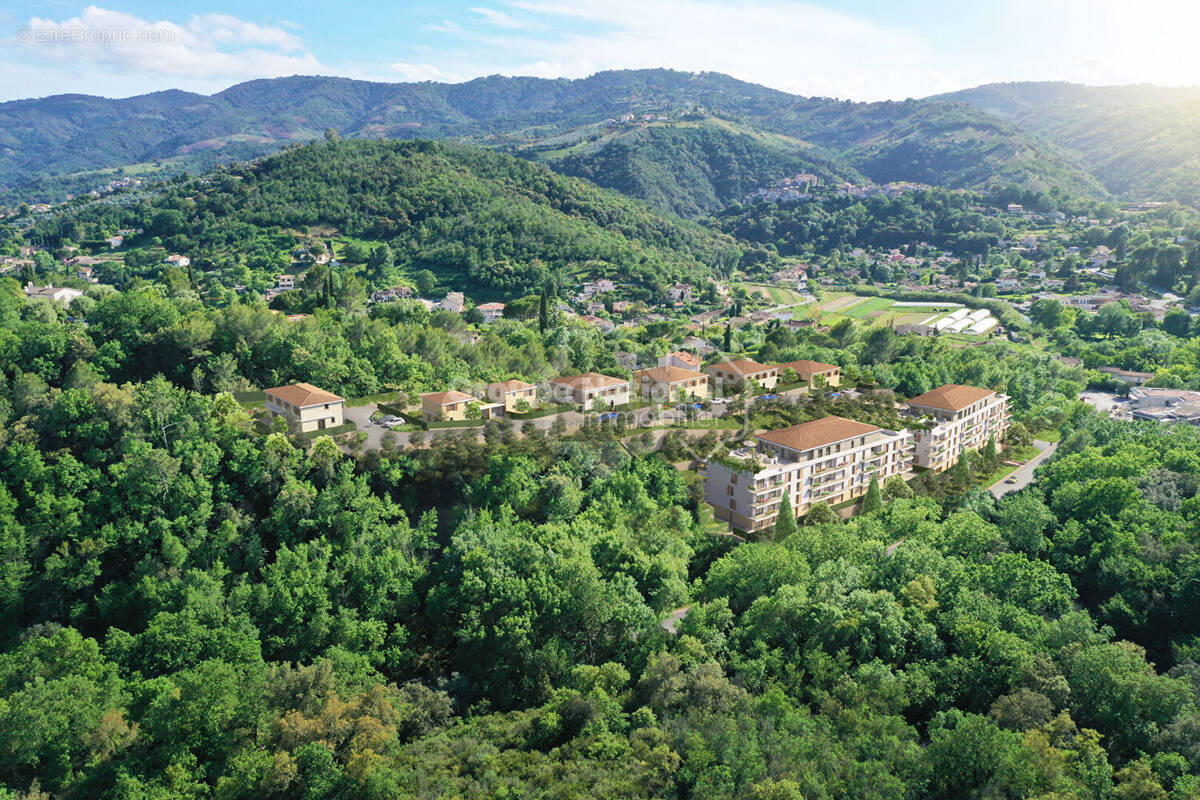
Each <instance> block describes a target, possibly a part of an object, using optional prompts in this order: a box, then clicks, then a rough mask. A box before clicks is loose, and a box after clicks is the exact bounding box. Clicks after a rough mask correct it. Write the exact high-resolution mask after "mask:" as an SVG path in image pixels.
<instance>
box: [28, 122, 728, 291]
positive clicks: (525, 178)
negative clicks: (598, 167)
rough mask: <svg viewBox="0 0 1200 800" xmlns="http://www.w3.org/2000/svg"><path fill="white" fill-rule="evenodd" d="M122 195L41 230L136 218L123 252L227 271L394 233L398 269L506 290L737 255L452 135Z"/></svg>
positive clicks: (270, 163) (640, 208) (275, 267)
mask: <svg viewBox="0 0 1200 800" xmlns="http://www.w3.org/2000/svg"><path fill="white" fill-rule="evenodd" d="M118 198H119V196H118ZM116 199H117V198H114V202H108V201H99V202H92V203H88V204H86V205H84V206H82V207H81V208H79V209H78V210H76V211H73V212H70V213H69V214H68V215H67V216H66V217H65V218H64V217H58V218H50V219H44V220H43V221H41V222H39V226H40V228H41V230H40V231H39V234H40V235H41V236H43V237H44V238H46V239H47V240H48V241H50V242H53V240H54V237H55V236H58V235H62V232H63V231H66V230H75V231H81V232H82V233H83V235H85V236H86V235H87V233H88V232H89V231H94V232H96V235H99V232H101V231H106V230H112V229H115V228H119V227H127V228H139V227H140V228H143V229H144V231H145V233H144V234H143V235H142V236H140V237H137V238H136V239H133V240H131V242H130V243H129V244H130V245H131V249H132V251H133V253H134V255H133V256H132V258H130V257H128V256H127V258H126V260H127V261H132V262H134V263H140V262H146V261H161V256H159V257H158V259H145V258H142V257H140V256H139V255H136V254H137V253H139V251H146V252H156V253H157V252H161V250H162V248H166V249H167V250H171V251H173V252H178V253H187V254H188V255H189V256H191V258H192V260H193V262H194V263H195V264H196V265H197V266H199V267H200V268H201V269H224V270H227V271H230V273H231V275H233V274H236V270H237V269H238V268H240V267H248V268H250V269H251V270H258V271H260V272H264V271H265V272H271V271H274V272H280V271H285V268H287V267H288V265H289V263H290V259H288V258H287V256H288V255H289V254H290V253H291V250H292V248H293V247H294V246H295V245H296V244H297V243H298V242H300V241H304V240H311V239H314V238H315V239H318V240H332V239H335V238H340V239H342V240H343V241H348V242H365V243H366V244H367V245H376V244H378V243H387V244H388V245H389V246H390V248H391V250H392V252H393V254H394V259H395V268H396V269H397V270H399V271H401V272H404V271H416V270H420V269H430V270H432V271H434V272H435V273H436V274H437V275H439V277H440V278H441V279H442V281H443V283H444V284H445V285H448V286H450V287H452V288H462V289H472V290H483V291H484V292H489V293H494V294H500V295H504V294H508V293H510V292H525V291H526V290H528V289H529V288H532V287H535V286H538V285H540V284H542V283H544V282H545V281H547V280H551V279H556V280H559V281H560V282H563V281H573V280H574V277H575V276H576V275H579V274H582V273H589V274H605V275H608V276H610V277H614V278H620V279H622V280H628V281H636V282H641V283H643V284H646V285H655V284H656V283H660V282H662V281H667V280H674V279H678V278H683V277H688V276H692V277H698V276H701V275H704V274H711V273H713V272H714V271H718V270H727V269H729V268H730V267H732V266H733V265H734V264H736V263H737V261H738V259H739V257H740V255H741V250H740V249H739V247H738V246H737V245H736V244H735V243H734V242H733V240H732V239H730V238H728V237H726V236H723V235H720V234H717V233H714V232H712V231H709V230H707V229H705V228H702V227H700V226H699V225H696V224H693V223H690V222H685V221H684V220H681V219H679V218H677V217H673V216H669V215H663V214H660V213H657V212H655V211H653V210H651V209H649V208H647V207H646V206H644V205H643V204H641V203H638V202H636V201H633V200H630V199H628V198H625V197H622V196H620V195H618V194H616V193H614V192H609V191H606V190H604V189H600V188H598V187H595V186H593V185H591V184H588V183H586V182H585V181H581V180H578V179H576V178H571V177H566V176H562V175H558V174H556V173H554V172H552V171H550V170H549V169H547V168H546V167H544V166H540V165H536V164H531V163H529V162H527V161H523V160H521V159H518V158H514V157H512V156H508V155H504V154H501V153H497V152H494V151H490V150H485V149H481V148H476V147H472V146H468V145H461V144H453V143H449V142H431V141H426V140H419V141H412V142H394V141H346V140H343V141H335V142H319V143H313V144H309V145H306V146H302V147H294V148H289V149H287V150H285V151H284V152H282V153H279V154H277V155H274V156H270V157H268V158H266V159H263V160H261V161H258V162H252V163H248V164H238V165H235V166H233V167H231V168H230V169H228V170H222V171H217V172H213V173H210V174H206V175H205V176H203V177H202V178H200V179H190V180H181V181H176V182H174V183H172V184H170V185H168V186H167V187H166V188H164V189H163V190H162V191H161V192H159V193H156V194H153V195H151V196H149V197H148V198H145V199H143V200H142V201H141V202H139V203H137V204H134V205H125V204H121V203H118V202H115V200H116ZM73 235H75V236H78V235H80V234H79V233H75V234H73ZM280 259H283V260H282V261H281V260H280ZM378 272H379V274H378V275H371V274H368V275H367V276H366V277H368V278H369V279H372V280H373V281H374V282H378V283H384V282H386V281H387V280H388V279H389V275H388V274H387V266H386V265H385V266H383V267H379V268H378ZM393 277H394V276H393ZM231 282H233V281H228V282H227V283H231Z"/></svg>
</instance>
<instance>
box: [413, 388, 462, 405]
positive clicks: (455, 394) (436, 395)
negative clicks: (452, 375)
mask: <svg viewBox="0 0 1200 800" xmlns="http://www.w3.org/2000/svg"><path fill="white" fill-rule="evenodd" d="M474 399H475V398H474V397H472V396H471V395H469V394H465V393H463V392H460V391H457V390H455V389H451V390H450V391H448V392H426V393H425V394H423V395H421V401H422V402H424V401H426V400H430V401H432V402H434V403H437V404H438V405H439V406H445V405H449V404H450V403H466V402H469V401H471V400H474Z"/></svg>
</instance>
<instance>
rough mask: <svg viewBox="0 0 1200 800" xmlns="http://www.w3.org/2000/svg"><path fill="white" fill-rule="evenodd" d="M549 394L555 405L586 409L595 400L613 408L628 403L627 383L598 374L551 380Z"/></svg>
mask: <svg viewBox="0 0 1200 800" xmlns="http://www.w3.org/2000/svg"><path fill="white" fill-rule="evenodd" d="M550 392H551V394H552V395H553V397H554V401H555V402H556V403H574V404H575V405H577V406H579V407H580V408H584V409H588V408H591V407H592V405H593V404H594V403H595V401H596V400H600V401H602V402H603V403H604V405H606V406H608V407H609V408H613V407H615V406H623V405H625V404H626V403H628V402H629V381H627V380H624V379H622V378H614V377H612V376H610V375H601V374H600V373H598V372H585V373H583V374H582V375H565V376H563V377H561V378H552V379H551V380H550Z"/></svg>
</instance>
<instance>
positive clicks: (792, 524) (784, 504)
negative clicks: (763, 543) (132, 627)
mask: <svg viewBox="0 0 1200 800" xmlns="http://www.w3.org/2000/svg"><path fill="white" fill-rule="evenodd" d="M795 532H796V515H795V514H794V513H793V512H792V501H791V499H790V498H789V497H788V496H787V494H786V493H785V494H784V495H783V500H781V501H780V502H779V513H778V514H776V515H775V541H777V542H779V541H783V540H784V539H786V538H787V537H789V536H791V535H792V534H793V533H795Z"/></svg>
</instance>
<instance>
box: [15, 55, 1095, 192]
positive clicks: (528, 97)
mask: <svg viewBox="0 0 1200 800" xmlns="http://www.w3.org/2000/svg"><path fill="white" fill-rule="evenodd" d="M681 111H684V112H686V111H693V112H696V113H702V114H704V115H709V114H712V115H717V116H720V117H723V118H725V119H730V120H736V121H737V122H738V123H739V125H740V126H742V127H743V130H744V131H745V132H748V134H749V135H751V136H752V137H753V136H763V135H767V134H776V135H778V136H782V137H788V138H789V139H794V140H799V141H800V142H805V143H808V144H810V145H815V146H816V147H817V148H821V149H822V151H824V152H825V153H826V154H827V155H826V156H823V157H830V158H831V163H830V169H831V170H834V171H839V172H844V173H846V174H853V172H854V171H855V170H857V171H859V172H861V173H863V174H864V175H866V176H867V177H869V178H871V179H873V180H876V181H881V180H896V179H902V180H915V181H923V182H926V183H935V184H941V185H945V186H950V187H970V188H980V187H986V186H989V185H992V184H995V183H1000V182H1008V181H1010V180H1018V181H1023V182H1024V181H1027V182H1031V183H1036V184H1038V185H1039V186H1042V185H1045V184H1054V185H1061V186H1062V187H1063V188H1064V189H1066V190H1069V191H1072V192H1095V191H1099V187H1098V186H1097V185H1096V184H1094V183H1093V182H1091V181H1090V180H1089V178H1088V177H1087V176H1086V175H1085V174H1083V173H1082V172H1080V171H1079V170H1078V169H1077V168H1076V166H1075V165H1074V164H1072V163H1071V162H1070V160H1069V159H1066V158H1063V157H1062V154H1061V153H1059V152H1057V151H1056V150H1054V149H1053V148H1051V147H1048V146H1046V145H1044V144H1043V143H1041V142H1039V141H1037V140H1036V139H1035V138H1033V137H1030V136H1028V135H1027V134H1026V133H1025V132H1024V131H1022V130H1021V129H1020V128H1018V127H1017V126H1015V125H1012V124H1010V123H1006V122H1002V121H1000V120H998V119H997V118H996V117H994V116H992V115H990V114H988V113H985V112H982V111H979V110H977V109H975V108H973V107H970V106H965V105H953V104H946V103H935V102H925V101H910V102H904V103H870V104H864V103H851V102H844V101H837V100H829V99H821V98H804V97H799V96H796V95H791V94H788V93H786V92H780V91H776V90H774V89H768V88H766V87H764V86H758V85H756V84H752V83H746V82H744V81H739V80H736V79H734V78H731V77H729V76H727V75H721V74H719V73H711V72H703V73H686V72H676V71H672V70H663V69H653V70H625V71H613V72H601V73H597V74H596V75H593V76H591V77H588V78H583V79H579V80H565V79H556V80H545V79H537V78H504V77H499V76H493V77H489V78H480V79H477V80H473V81H468V82H466V83H462V84H438V83H415V84H403V83H401V84H385V83H371V82H367V81H355V80H349V79H345V78H320V77H292V78H277V79H270V80H258V81H251V82H249V83H244V84H239V85H237V86H233V87H231V88H229V89H226V90H225V91H223V92H219V93H217V94H215V95H212V96H208V97H205V96H200V95H195V94H188V93H185V92H161V93H158V94H153V95H146V96H144V97H134V98H128V99H124V100H107V99H103V98H97V97H85V96H80V95H70V96H61V97H51V98H45V99H41V100H22V101H17V102H11V103H2V104H0V187H5V189H4V190H3V192H2V193H0V200H6V201H9V202H12V201H15V200H18V199H25V200H32V199H39V198H42V197H61V196H62V193H63V192H64V191H68V190H74V191H77V190H79V189H80V188H86V187H88V186H89V184H97V183H100V184H102V183H104V180H98V178H101V177H103V176H98V175H97V174H96V173H95V171H96V170H115V169H118V168H122V167H124V168H127V169H128V168H133V169H136V170H138V171H148V172H149V173H151V174H162V173H164V172H170V171H176V170H181V169H187V170H192V171H196V170H199V169H202V168H205V167H208V166H211V165H213V164H214V163H217V162H220V161H230V160H236V159H239V158H246V157H250V156H254V155H260V154H265V153H269V152H272V151H274V150H276V149H278V148H279V147H281V146H283V145H285V144H291V143H296V142H303V141H309V140H312V139H314V138H319V137H320V136H321V134H322V133H323V132H324V130H325V129H327V128H336V129H338V130H339V131H340V132H341V133H342V135H343V136H344V137H350V138H397V139H413V138H435V139H436V138H461V139H467V140H469V141H472V142H475V143H478V144H483V145H487V146H492V145H505V144H512V143H513V142H514V141H515V140H523V141H526V142H532V141H536V140H539V139H544V138H547V137H554V136H556V135H561V134H564V133H567V132H570V131H573V130H575V129H578V128H580V127H583V126H589V125H595V124H597V123H602V122H603V121H604V120H605V119H606V118H613V117H620V116H622V115H626V114H632V115H635V116H641V115H643V114H662V113H667V114H673V113H676V112H681ZM696 136H697V134H685V135H680V136H679V137H677V138H676V139H675V140H674V141H668V140H666V139H663V138H655V137H656V134H649V135H648V137H647V138H649V139H651V141H650V142H649V144H648V150H647V152H646V153H645V154H633V155H631V156H629V157H624V156H621V157H618V156H619V155H620V154H613V159H612V160H613V162H614V164H613V169H615V170H617V172H618V174H617V175H615V176H607V175H606V174H600V173H606V171H607V170H606V169H600V168H599V164H597V165H594V166H593V167H589V165H587V164H583V163H580V164H572V167H574V168H576V169H577V170H578V171H579V172H581V173H583V172H587V171H588V170H589V169H591V171H592V172H593V173H595V174H599V177H604V178H605V181H604V182H605V183H606V184H607V185H617V184H620V183H628V180H626V179H625V178H622V177H621V175H620V170H621V169H622V168H623V167H622V161H623V160H625V161H628V160H629V159H630V158H632V159H633V160H635V161H636V160H641V161H642V163H645V161H646V160H647V159H652V158H654V157H655V155H656V154H660V153H662V152H663V151H664V148H670V147H676V146H677V147H679V148H680V149H679V151H678V152H677V153H676V152H675V151H673V150H672V151H671V152H670V154H669V155H668V159H667V163H668V164H674V165H677V166H679V167H680V170H678V171H674V170H660V171H659V173H658V174H659V175H660V177H661V180H660V181H655V184H656V185H654V186H645V187H641V189H640V190H641V196H646V197H648V198H650V199H653V198H654V197H655V196H656V195H657V196H662V195H664V194H670V193H673V192H674V190H675V187H676V186H682V187H684V188H685V189H686V190H687V191H686V194H688V195H689V196H694V198H695V199H694V201H689V202H695V204H696V206H697V207H698V208H699V207H702V206H704V205H706V204H708V203H711V202H712V197H713V196H715V197H717V198H720V197H721V196H722V193H724V192H736V187H737V186H739V185H742V184H749V183H751V182H752V177H753V176H754V175H755V174H756V173H755V170H756V169H757V166H755V165H756V164H758V163H759V162H762V161H763V160H764V158H763V157H760V156H761V155H762V154H761V153H760V154H759V155H756V156H754V157H752V158H750V159H749V162H750V164H751V168H750V173H751V175H750V176H743V175H741V174H740V169H741V165H742V160H741V159H740V158H739V159H738V160H737V163H736V165H735V167H736V168H732V167H731V168H730V169H726V170H725V172H724V174H723V173H722V167H721V166H720V164H719V160H720V159H719V158H717V159H715V161H713V159H712V157H710V156H708V155H704V156H703V157H702V158H697V153H698V152H700V151H702V150H703V149H704V148H705V147H708V146H709V144H706V143H704V142H698V141H695V140H694V137H696ZM700 138H703V137H700ZM777 144H778V142H776V143H775V144H773V145H772V146H771V148H769V149H778V148H777V147H775V145H777ZM782 148H783V149H784V150H789V149H791V148H788V147H787V146H782ZM635 149H636V148H635ZM735 149H736V148H735ZM829 154H831V155H829ZM766 160H768V161H769V160H770V159H766ZM604 161H605V159H601V163H603V162H604ZM710 161H713V163H712V164H709V162H710ZM693 162H694V163H693ZM695 164H698V165H699V166H695ZM705 164H709V166H705ZM708 172H711V173H712V177H711V178H710V177H708V176H707V175H706V174H705V173H708ZM768 172H769V170H768ZM764 174H765V173H764ZM701 177H703V180H704V181H709V182H712V183H713V187H714V188H713V190H712V192H713V194H712V196H706V191H705V190H703V186H702V183H701V182H700V179H701ZM696 187H699V191H695V190H696ZM634 188H635V189H636V188H639V187H634ZM685 206H686V204H685Z"/></svg>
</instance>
